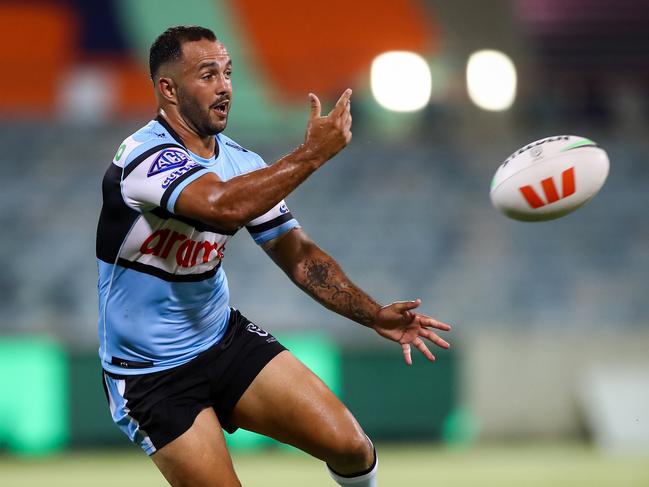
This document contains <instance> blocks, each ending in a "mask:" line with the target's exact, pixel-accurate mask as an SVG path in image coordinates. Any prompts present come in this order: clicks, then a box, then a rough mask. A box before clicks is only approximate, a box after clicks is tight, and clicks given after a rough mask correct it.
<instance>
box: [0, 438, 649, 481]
mask: <svg viewBox="0 0 649 487" xmlns="http://www.w3.org/2000/svg"><path fill="white" fill-rule="evenodd" d="M234 462H235V467H236V469H237V472H238V474H239V477H240V478H241V481H242V483H243V485H244V486H251V487H292V486H295V487H305V486H307V487H321V486H322V487H325V486H329V487H331V486H333V485H335V484H334V483H333V481H331V480H330V479H329V477H328V476H327V475H326V473H325V470H324V468H323V465H322V464H321V463H320V462H318V461H316V460H314V459H312V458H310V457H308V456H306V455H303V454H301V453H296V452H291V451H284V450H270V451H264V452H261V453H259V452H257V453H245V454H244V453H239V454H236V455H234ZM379 462H380V463H379V465H380V469H379V482H380V485H381V486H382V487H388V486H398V487H406V486H444V487H455V486H458V487H460V486H466V487H468V486H471V487H473V486H480V487H489V486H498V487H509V486H511V487H514V486H515V487H528V486H529V487H533V486H539V487H541V486H542V487H547V486H561V487H563V486H570V487H572V486H576V487H581V486H584V487H647V486H649V455H645V456H640V455H637V456H633V455H631V456H619V455H617V456H610V455H604V454H602V453H600V452H598V451H596V450H593V449H592V448H589V447H587V446H584V445H559V446H557V445H528V444H525V445H514V446H490V447H487V446H481V447H476V448H470V449H447V448H442V447H439V446H433V445H409V446H404V445H401V446H395V445H379ZM116 485H119V486H124V487H129V486H136V487H153V486H164V485H167V484H166V483H165V481H164V479H163V478H162V476H161V475H160V474H159V473H158V472H157V470H156V468H155V467H154V465H153V464H152V462H150V460H148V459H147V457H146V456H145V455H144V454H140V453H139V452H137V451H124V452H121V451H105V452H90V453H66V454H62V455H59V456H56V457H50V458H43V459H26V458H15V457H9V456H0V486H2V487H40V486H48V487H64V486H65V487H115V486H116Z"/></svg>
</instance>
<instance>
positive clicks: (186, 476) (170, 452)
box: [151, 408, 241, 487]
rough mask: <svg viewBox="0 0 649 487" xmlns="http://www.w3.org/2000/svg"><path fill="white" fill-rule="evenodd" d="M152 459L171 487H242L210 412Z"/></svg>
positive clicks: (198, 419) (198, 418)
mask: <svg viewBox="0 0 649 487" xmlns="http://www.w3.org/2000/svg"><path fill="white" fill-rule="evenodd" d="M151 459H152V460H153V461H154V463H155V464H156V466H157V467H158V469H160V471H161V472H162V475H164V477H165V478H166V479H167V481H168V482H169V483H170V484H171V485H172V486H173V487H216V486H219V487H241V483H240V482H239V479H238V478H237V475H236V474H235V473H234V468H233V466H232V459H231V458H230V454H229V453H228V450H227V448H226V445H225V438H224V437H223V432H222V431H221V424H220V423H219V420H218V419H217V417H216V414H214V410H213V409H212V408H206V409H203V410H202V411H201V412H200V414H199V415H198V416H197V417H196V420H195V421H194V424H193V425H192V427H191V428H189V430H187V431H186V432H185V433H183V434H182V435H181V436H179V437H178V438H176V439H175V440H173V441H172V442H171V443H169V444H168V445H165V446H164V447H162V448H160V450H158V451H157V452H155V453H154V454H153V455H152V457H151Z"/></svg>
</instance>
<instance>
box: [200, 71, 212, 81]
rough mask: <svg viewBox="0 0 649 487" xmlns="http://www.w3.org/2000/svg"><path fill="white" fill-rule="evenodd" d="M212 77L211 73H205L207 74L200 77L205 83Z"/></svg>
mask: <svg viewBox="0 0 649 487" xmlns="http://www.w3.org/2000/svg"><path fill="white" fill-rule="evenodd" d="M213 77H214V75H213V74H212V73H207V74H204V75H203V76H202V77H201V79H204V80H205V81H208V80H210V79H212V78H213Z"/></svg>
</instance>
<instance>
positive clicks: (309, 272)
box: [299, 258, 378, 326]
mask: <svg viewBox="0 0 649 487" xmlns="http://www.w3.org/2000/svg"><path fill="white" fill-rule="evenodd" d="M302 265H303V268H304V274H303V276H304V277H303V279H302V282H300V283H299V284H300V285H301V287H302V288H303V289H304V290H305V291H306V292H308V293H309V294H310V295H311V296H312V297H313V298H314V299H316V300H317V301H319V302H320V303H322V304H323V305H324V306H326V307H327V308H329V309H331V310H332V311H335V312H336V313H339V314H341V315H343V316H346V317H347V318H349V319H351V320H354V321H356V322H358V323H360V324H362V325H366V326H370V325H371V324H372V322H373V321H374V318H375V316H374V313H373V310H374V311H375V310H376V308H378V304H377V303H375V302H374V301H373V300H372V298H370V297H369V296H368V295H367V294H365V293H364V292H363V291H361V290H360V289H359V288H358V287H356V286H355V285H354V284H353V283H352V282H351V281H350V280H349V279H348V278H347V276H345V274H344V273H343V271H342V269H340V267H339V266H338V265H337V264H336V263H335V262H334V261H333V259H331V258H329V259H324V258H322V259H306V260H305V261H304V262H303V264H302Z"/></svg>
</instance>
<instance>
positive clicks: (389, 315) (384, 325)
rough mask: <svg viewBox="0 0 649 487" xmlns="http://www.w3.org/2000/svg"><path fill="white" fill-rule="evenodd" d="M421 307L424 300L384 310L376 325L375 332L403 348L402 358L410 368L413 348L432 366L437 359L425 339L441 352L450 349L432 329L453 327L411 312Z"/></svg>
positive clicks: (399, 304) (382, 309)
mask: <svg viewBox="0 0 649 487" xmlns="http://www.w3.org/2000/svg"><path fill="white" fill-rule="evenodd" d="M420 304H421V300H420V299H416V300H414V301H398V302H396V303H392V304H388V305H386V306H383V307H382V308H381V309H380V310H379V313H378V315H377V318H376V320H375V322H374V325H373V328H374V330H375V331H376V332H377V333H378V334H379V335H381V336H382V337H383V338H387V339H388V340H392V341H394V342H397V343H399V344H401V348H402V350H403V358H404V360H405V361H406V363H407V364H408V365H412V356H411V355H410V345H411V344H412V345H414V346H415V347H417V349H418V350H419V351H420V352H421V353H423V354H424V356H425V357H426V358H427V359H428V360H430V361H431V362H433V361H434V360H435V356H434V355H433V354H432V353H431V352H430V350H428V347H427V346H426V344H425V343H424V341H423V340H422V338H426V339H427V340H430V341H431V342H433V343H434V344H435V345H437V346H438V347H441V348H445V349H447V348H449V347H450V345H449V343H448V342H447V341H446V340H444V339H442V338H441V337H439V336H438V335H437V333H435V332H433V331H432V330H430V328H437V329H438V330H444V331H449V330H450V329H451V326H450V325H447V324H446V323H442V322H440V321H437V320H434V319H433V318H431V317H430V316H426V315H422V314H419V313H414V312H413V311H411V310H413V309H415V308H417V307H418V306H419V305H420Z"/></svg>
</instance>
